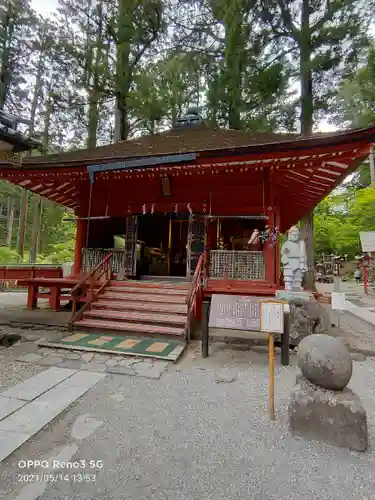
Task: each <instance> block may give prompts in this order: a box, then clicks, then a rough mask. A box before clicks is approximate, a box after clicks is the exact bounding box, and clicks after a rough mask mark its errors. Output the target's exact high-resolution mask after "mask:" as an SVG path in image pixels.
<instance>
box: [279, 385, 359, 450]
mask: <svg viewBox="0 0 375 500" xmlns="http://www.w3.org/2000/svg"><path fill="white" fill-rule="evenodd" d="M288 413H289V427H290V430H291V432H292V433H293V434H294V435H298V436H304V437H306V438H309V439H314V440H317V441H324V442H325V443H329V444H332V445H335V446H342V447H345V448H349V449H351V450H355V451H366V450H367V446H368V439H367V420H366V411H365V409H364V408H363V405H362V403H361V400H360V399H359V397H358V396H357V395H356V394H354V392H352V391H351V390H350V389H348V388H346V389H344V390H342V391H331V390H327V389H323V388H322V387H319V386H316V385H314V384H311V383H310V382H309V381H308V380H307V379H305V378H304V377H303V376H301V375H299V376H298V384H297V385H296V386H295V387H294V388H293V390H292V393H291V395H290V401H289V408H288Z"/></svg>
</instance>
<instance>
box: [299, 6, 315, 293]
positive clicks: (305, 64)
mask: <svg viewBox="0 0 375 500" xmlns="http://www.w3.org/2000/svg"><path fill="white" fill-rule="evenodd" d="M299 45H300V81H301V133H302V135H304V136H311V135H312V132H313V109H314V102H313V93H312V71H311V51H312V50H311V31H310V0H303V2H302V12H301V31H300V44H299ZM300 225H301V237H302V238H303V239H304V240H305V245H306V253H307V268H308V271H307V272H306V273H305V276H304V286H305V287H306V288H308V289H315V250H314V211H313V210H312V211H311V212H310V213H308V214H307V215H305V216H304V217H303V218H302V219H301V224H300Z"/></svg>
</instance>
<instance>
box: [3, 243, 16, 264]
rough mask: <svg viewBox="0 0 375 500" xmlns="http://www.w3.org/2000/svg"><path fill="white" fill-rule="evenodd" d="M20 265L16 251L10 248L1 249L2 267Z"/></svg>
mask: <svg viewBox="0 0 375 500" xmlns="http://www.w3.org/2000/svg"><path fill="white" fill-rule="evenodd" d="M18 263H20V257H19V255H17V252H16V251H15V250H11V249H10V248H8V247H0V265H5V264H18Z"/></svg>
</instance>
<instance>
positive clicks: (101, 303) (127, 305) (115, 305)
mask: <svg viewBox="0 0 375 500" xmlns="http://www.w3.org/2000/svg"><path fill="white" fill-rule="evenodd" d="M140 299H142V297H138V300H140ZM91 307H92V310H93V309H95V310H96V309H106V310H110V311H114V310H119V311H124V312H125V311H149V312H160V313H165V314H166V313H168V314H183V315H186V314H187V306H186V304H170V303H169V304H165V303H161V302H137V301H135V300H134V301H129V302H126V301H125V300H121V301H109V300H101V298H100V296H99V299H98V300H97V301H96V302H93V303H92V304H91Z"/></svg>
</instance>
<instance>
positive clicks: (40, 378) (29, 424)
mask: <svg viewBox="0 0 375 500" xmlns="http://www.w3.org/2000/svg"><path fill="white" fill-rule="evenodd" d="M104 377H105V375H104V374H99V373H87V372H77V371H76V370H68V369H65V368H50V369H48V370H46V371H44V372H42V373H39V374H38V375H35V376H34V377H31V378H29V379H28V380H26V381H25V382H21V383H19V384H17V385H16V386H14V387H11V388H10V389H8V390H6V391H4V392H2V393H1V394H0V462H1V461H2V460H4V459H5V458H6V457H8V456H9V455H10V454H11V453H13V452H14V451H15V450H16V449H17V448H18V447H19V446H21V445H22V444H23V443H25V442H26V441H28V440H29V439H30V438H31V437H32V436H33V435H34V434H36V433H37V432H39V431H40V430H41V429H42V428H43V427H45V426H46V425H47V424H48V423H49V422H51V420H53V419H54V418H55V417H57V416H58V415H59V414H60V413H61V412H62V411H63V410H65V409H66V408H67V407H68V406H70V405H71V404H72V403H73V402H74V401H76V400H77V399H78V398H79V397H80V396H82V395H83V394H84V393H85V392H86V391H88V390H89V389H90V388H91V387H93V386H94V385H95V384H96V383H97V382H99V381H100V380H101V379H103V378H104Z"/></svg>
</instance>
